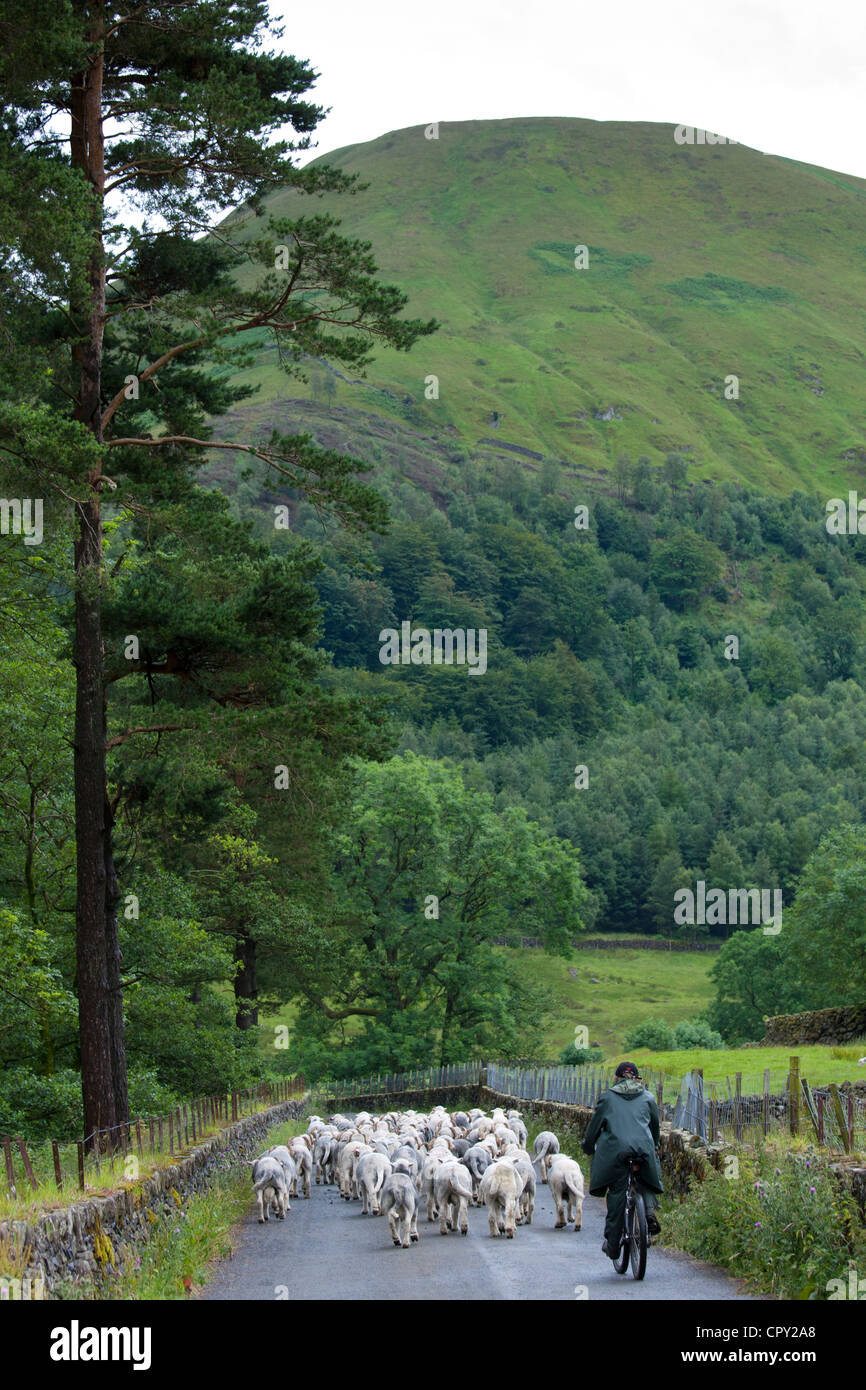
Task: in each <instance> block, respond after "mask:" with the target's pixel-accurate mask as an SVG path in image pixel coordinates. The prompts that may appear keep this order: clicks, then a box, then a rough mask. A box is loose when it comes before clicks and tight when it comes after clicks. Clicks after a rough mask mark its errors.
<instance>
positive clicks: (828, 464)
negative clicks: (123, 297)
mask: <svg viewBox="0 0 866 1390" xmlns="http://www.w3.org/2000/svg"><path fill="white" fill-rule="evenodd" d="M323 162H326V163H329V164H332V165H334V166H337V167H341V168H342V169H344V170H345V171H346V172H347V173H356V174H359V175H360V176H361V177H362V178H363V180H364V181H365V182H366V183H367V184H368V187H367V188H366V190H365V191H362V192H360V193H358V194H356V195H354V196H352V197H349V196H346V195H326V196H325V197H324V199H323V200H322V202H321V204H320V203H319V202H318V200H310V199H308V198H307V199H304V198H303V197H301V195H298V194H296V193H294V192H291V191H286V192H282V193H278V194H275V195H273V196H272V197H271V198H270V199H269V200H268V201H267V202H266V208H267V210H268V211H270V212H273V213H274V214H276V215H279V216H289V215H298V214H300V213H309V212H310V211H314V210H315V211H318V210H321V209H325V210H327V211H329V212H333V213H335V214H336V215H338V216H339V217H341V218H342V220H343V229H344V230H345V231H346V232H347V233H350V234H352V235H356V236H360V237H362V238H364V239H367V240H369V241H370V242H371V243H372V246H373V251H374V254H375V256H376V258H377V261H378V263H379V265H380V267H381V271H382V275H383V277H384V278H385V279H386V280H388V281H389V282H393V283H395V284H397V285H399V286H400V287H401V288H402V289H403V290H405V291H406V292H407V293H408V294H409V296H410V302H409V312H410V313H411V314H412V315H413V316H419V317H429V316H431V315H432V316H435V317H436V318H438V319H439V321H440V322H441V324H442V327H441V329H440V331H439V333H438V334H436V335H435V336H434V337H433V338H430V339H427V340H426V341H424V342H423V343H422V344H421V345H420V346H419V347H417V348H416V349H415V351H413V352H412V353H410V354H408V355H402V354H398V353H396V352H393V351H390V350H389V351H383V352H382V353H381V354H379V355H378V357H377V359H376V362H375V363H374V365H373V367H372V369H371V370H370V373H369V377H368V379H367V381H366V382H362V381H360V380H355V381H349V380H347V379H346V378H345V376H343V377H341V376H340V374H339V373H336V374H333V375H332V378H331V379H332V381H333V383H334V384H335V385H336V396H335V400H332V403H333V404H335V405H336V406H337V408H338V411H339V414H338V417H337V418H339V419H340V420H341V421H342V422H343V425H344V428H345V433H344V442H346V443H348V444H349V445H351V444H352V442H353V440H354V441H355V442H356V444H360V443H361V442H363V441H364V439H365V438H366V437H367V436H368V434H369V432H370V430H371V429H373V430H374V431H375V430H376V429H377V428H378V429H379V430H381V429H382V427H383V425H385V433H386V434H387V433H388V429H387V423H386V422H390V423H391V424H392V425H393V426H394V427H396V428H397V429H398V430H399V429H400V425H401V424H404V423H408V425H409V427H410V429H409V433H410V435H412V436H415V444H416V447H417V440H418V436H419V435H420V436H421V437H424V438H425V439H426V440H427V452H433V451H434V450H435V448H436V447H437V446H438V447H441V446H442V445H445V444H450V446H451V447H453V446H454V443H455V436H458V437H459V441H460V443H461V444H463V445H464V446H465V447H468V448H470V449H475V448H476V446H478V445H479V441H492V442H493V444H495V445H497V446H499V448H500V449H505V450H506V451H507V450H508V449H509V446H517V447H518V448H519V449H529V450H531V451H533V452H535V453H537V454H542V455H545V456H550V457H554V458H557V459H560V460H563V461H565V462H567V463H572V464H577V465H582V466H584V467H588V468H590V469H592V470H593V471H597V470H599V469H604V468H608V469H609V468H611V467H612V464H613V462H614V461H615V459H616V457H617V455H618V453H619V452H620V451H623V450H624V451H626V452H628V453H629V454H631V455H632V456H634V455H638V454H645V455H647V456H648V457H649V458H650V460H651V461H652V462H653V463H659V462H661V459H662V457H663V456H664V454H665V453H667V452H669V451H672V450H676V451H679V452H681V453H683V454H684V455H685V457H686V458H687V459H688V461H689V464H690V476H691V477H692V478H693V479H696V478H707V479H714V480H723V479H732V478H736V479H738V480H740V481H744V482H750V483H752V484H754V485H755V486H757V487H760V488H764V489H768V490H772V491H777V492H782V493H788V492H790V491H791V490H792V489H794V488H797V487H806V488H807V489H810V490H811V489H812V488H819V489H821V490H822V491H824V492H826V494H827V495H828V496H829V495H835V494H836V493H838V492H839V491H840V490H843V489H845V488H847V487H848V486H849V485H850V486H852V487H854V486H856V485H857V483H858V480H862V478H863V476H864V474H866V407H864V404H863V393H862V383H863V373H864V366H866V355H864V350H863V334H862V324H863V318H864V312H866V230H864V227H866V223H864V213H866V181H864V180H860V179H856V178H854V177H851V176H847V175H845V176H843V175H841V174H835V173H832V172H831V171H828V170H826V169H819V168H814V167H811V166H809V165H805V164H800V163H796V162H794V161H791V160H787V159H782V158H778V157H776V156H772V155H764V154H761V153H760V152H759V151H757V150H752V149H749V148H747V147H746V146H743V145H727V144H726V145H716V146H710V145H704V146H700V145H679V144H677V143H676V141H675V139H674V129H673V127H670V126H666V125H665V126H663V125H656V124H649V123H634V124H632V123H626V122H596V121H588V120H574V119H512V120H501V121H469V122H462V123H459V124H454V125H448V124H443V125H441V126H440V128H439V138H438V139H429V140H428V139H426V138H425V135H424V128H423V127H420V126H419V127H415V128H412V129H408V130H401V131H395V132H392V133H390V134H387V135H384V136H382V137H381V138H380V139H378V140H374V141H371V142H369V143H367V144H361V145H353V146H348V147H347V148H345V149H342V150H338V151H336V152H334V153H333V154H331V155H329V156H327V158H326V159H325V160H324V161H323ZM238 217H243V212H242V211H241V212H239V213H236V214H233V217H232V219H230V220H234V219H236V218H238ZM260 226H261V224H259V227H260ZM580 245H582V246H586V247H587V248H588V266H587V268H586V269H581V270H579V269H576V268H575V266H574V259H575V248H576V247H577V246H580ZM329 373H330V369H329V368H326V367H325V366H324V364H321V365H317V366H314V370H313V379H312V381H311V383H310V385H309V386H307V387H301V388H300V389H298V390H296V388H295V387H294V386H292V387H291V395H292V396H296V395H297V396H301V397H309V398H311V397H312V395H313V392H314V391H315V392H316V394H317V395H318V396H319V398H320V399H321V385H322V381H323V380H326V378H327V376H328V374H329ZM429 374H434V375H436V376H437V377H438V379H439V399H438V400H427V399H425V393H424V382H425V378H426V377H427V376H428V375H429ZM732 374H733V375H735V376H737V377H738V379H739V399H725V378H726V377H728V376H729V375H732ZM248 375H249V379H250V380H251V381H255V382H257V383H259V384H260V386H261V391H260V393H259V395H258V396H257V397H256V398H255V400H254V402H253V403H251V404H249V405H248V406H247V407H246V408H245V409H244V410H243V411H241V412H239V416H240V418H239V421H238V423H239V424H242V425H243V426H244V427H249V425H250V423H251V422H253V421H261V422H262V423H264V422H265V421H267V422H270V421H272V420H274V419H275V418H276V419H277V420H278V421H279V422H282V419H283V414H284V402H285V397H286V395H287V394H288V392H287V382H286V379H285V377H284V376H283V375H282V373H281V372H280V371H279V370H278V368H277V366H276V363H275V362H274V361H273V359H272V358H269V353H268V351H266V350H263V351H262V353H261V355H260V356H259V358H258V360H257V361H256V362H255V364H254V365H253V366H252V367H251V368H250V370H249V373H248ZM317 378H318V380H317ZM326 384H327V389H328V393H329V394H330V395H332V397H333V387H332V386H331V385H330V383H326ZM291 407H292V408H291V411H290V415H291V418H293V419H296V420H297V419H298V418H299V417H300V418H301V419H302V420H303V417H304V410H303V406H302V405H301V403H300V402H299V401H297V400H293V401H292V402H291ZM317 414H318V412H317ZM306 423H309V422H308V421H307V422H306ZM313 423H314V425H316V424H317V423H319V422H317V421H316V419H315V415H314V417H313ZM316 432H319V431H318V430H316ZM482 447H485V448H486V447H490V446H489V445H486V444H482Z"/></svg>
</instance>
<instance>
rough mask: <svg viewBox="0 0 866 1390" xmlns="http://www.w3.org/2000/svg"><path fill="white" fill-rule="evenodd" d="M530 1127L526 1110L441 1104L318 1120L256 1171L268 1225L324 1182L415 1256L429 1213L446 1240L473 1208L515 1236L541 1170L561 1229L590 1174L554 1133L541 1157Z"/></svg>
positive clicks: (576, 1218)
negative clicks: (380, 1219) (421, 1218)
mask: <svg viewBox="0 0 866 1390" xmlns="http://www.w3.org/2000/svg"><path fill="white" fill-rule="evenodd" d="M526 1142H527V1131H526V1126H525V1124H524V1123H523V1120H522V1119H521V1116H520V1113H519V1112H518V1111H517V1110H508V1111H505V1110H501V1109H496V1110H494V1111H492V1113H491V1114H490V1115H487V1114H485V1112H484V1111H483V1110H470V1111H468V1112H466V1111H463V1110H458V1111H455V1112H453V1113H449V1112H448V1111H447V1110H445V1109H444V1108H443V1107H442V1106H441V1105H437V1106H436V1107H435V1108H434V1109H433V1110H431V1111H429V1112H428V1113H422V1112H419V1111H417V1110H389V1111H388V1113H387V1114H386V1115H370V1114H368V1113H367V1111H366V1110H363V1111H361V1112H360V1113H359V1114H357V1115H355V1116H354V1118H351V1119H349V1118H347V1117H346V1116H345V1115H332V1116H331V1118H330V1120H329V1121H327V1122H326V1121H325V1120H323V1119H321V1118H320V1117H319V1116H318V1115H313V1116H312V1118H311V1119H310V1122H309V1124H308V1126H307V1131H306V1133H305V1134H301V1135H299V1136H298V1137H297V1138H295V1139H291V1140H290V1141H289V1143H288V1144H279V1145H277V1146H276V1148H273V1149H270V1150H269V1151H268V1152H267V1153H266V1154H262V1155H261V1156H260V1157H259V1158H257V1159H255V1160H254V1162H253V1190H254V1192H255V1195H256V1203H257V1206H258V1216H259V1221H267V1220H268V1212H269V1209H270V1207H273V1208H274V1210H275V1213H276V1215H277V1217H279V1218H283V1217H285V1215H286V1212H287V1211H290V1210H291V1208H290V1206H289V1198H290V1197H297V1195H298V1190H299V1188H300V1190H301V1191H302V1192H303V1195H304V1196H305V1197H309V1195H310V1186H311V1180H312V1173H313V1170H314V1169H315V1175H316V1183H317V1184H320V1183H326V1184H327V1183H333V1184H335V1185H338V1186H339V1189H340V1196H341V1197H343V1198H345V1200H346V1201H347V1202H348V1201H352V1200H353V1199H354V1200H356V1201H360V1202H361V1203H362V1206H361V1211H362V1212H363V1214H364V1215H365V1216H366V1215H371V1216H378V1215H379V1214H380V1213H381V1212H384V1213H385V1214H386V1215H387V1217H388V1224H389V1226H390V1230H391V1239H392V1240H393V1242H394V1244H395V1245H398V1246H403V1247H404V1248H408V1246H409V1245H410V1243H411V1242H412V1241H416V1240H417V1239H418V1210H419V1207H420V1205H421V1203H422V1201H423V1202H424V1203H425V1204H426V1210H427V1220H428V1221H435V1220H437V1218H438V1221H439V1231H440V1233H441V1234H442V1235H443V1236H444V1235H447V1234H448V1231H449V1230H451V1231H455V1230H459V1231H460V1233H461V1235H464V1236H465V1235H466V1233H467V1231H468V1228H469V1220H468V1209H469V1206H470V1204H471V1205H473V1206H486V1208H487V1218H488V1222H489V1225H490V1234H491V1236H499V1235H505V1236H506V1237H507V1239H508V1240H511V1239H512V1237H513V1236H514V1232H515V1228H516V1227H517V1226H521V1225H523V1224H524V1223H525V1224H526V1225H527V1226H528V1225H530V1224H531V1222H532V1213H533V1210H534V1208H535V1168H534V1166H533V1165H534V1163H538V1164H539V1167H540V1172H541V1181H542V1182H543V1183H545V1182H549V1186H550V1191H551V1194H552V1196H553V1200H554V1204H555V1206H556V1228H557V1229H559V1228H560V1227H563V1226H565V1225H567V1224H568V1222H571V1221H573V1222H574V1229H575V1231H579V1230H580V1227H581V1220H582V1215H583V1198H584V1189H583V1174H582V1172H581V1170H580V1166H579V1164H577V1163H576V1162H575V1160H574V1159H573V1158H569V1157H568V1156H567V1155H566V1154H562V1153H560V1151H559V1140H558V1139H557V1137H556V1135H555V1134H553V1133H552V1131H551V1130H542V1132H541V1133H540V1134H539V1135H538V1138H537V1139H536V1140H535V1144H534V1146H533V1154H532V1155H530V1154H529V1152H528V1151H527V1149H526Z"/></svg>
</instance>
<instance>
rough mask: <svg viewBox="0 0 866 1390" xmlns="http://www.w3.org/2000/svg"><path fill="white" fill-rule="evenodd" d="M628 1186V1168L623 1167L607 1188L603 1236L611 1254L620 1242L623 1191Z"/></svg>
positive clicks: (617, 1248)
mask: <svg viewBox="0 0 866 1390" xmlns="http://www.w3.org/2000/svg"><path fill="white" fill-rule="evenodd" d="M627 1187H628V1169H627V1168H625V1167H623V1170H622V1172H621V1173H618V1174H617V1177H616V1181H615V1182H613V1183H611V1185H610V1187H609V1188H608V1190H607V1220H606V1221H605V1223H604V1238H605V1240H606V1242H607V1248H608V1250H609V1251H610V1253H611V1255H616V1253H617V1251H618V1250H619V1247H620V1245H621V1243H622V1227H623V1218H624V1217H625V1193H626V1188H627Z"/></svg>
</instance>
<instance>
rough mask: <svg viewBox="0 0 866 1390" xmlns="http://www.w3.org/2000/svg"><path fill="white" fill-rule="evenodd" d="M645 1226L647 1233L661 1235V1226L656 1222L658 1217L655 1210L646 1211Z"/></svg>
mask: <svg viewBox="0 0 866 1390" xmlns="http://www.w3.org/2000/svg"><path fill="white" fill-rule="evenodd" d="M646 1228H647V1230H648V1231H649V1233H650V1235H651V1236H660V1235H661V1233H662V1228H661V1226H660V1225H659V1223H658V1218H657V1217H656V1215H655V1212H652V1211H649V1212H647V1218H646Z"/></svg>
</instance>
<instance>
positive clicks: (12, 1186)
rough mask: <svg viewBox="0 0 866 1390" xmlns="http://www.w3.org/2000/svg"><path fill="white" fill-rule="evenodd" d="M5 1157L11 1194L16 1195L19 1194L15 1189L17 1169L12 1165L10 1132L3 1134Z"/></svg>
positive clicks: (7, 1180)
mask: <svg viewBox="0 0 866 1390" xmlns="http://www.w3.org/2000/svg"><path fill="white" fill-rule="evenodd" d="M3 1157H4V1158H5V1160H6V1182H7V1184H8V1187H9V1195H10V1196H11V1197H15V1196H16V1195H17V1194H16V1191H15V1169H14V1167H13V1166H12V1147H11V1145H10V1143H9V1136H8V1134H5V1135H4V1136H3Z"/></svg>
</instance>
